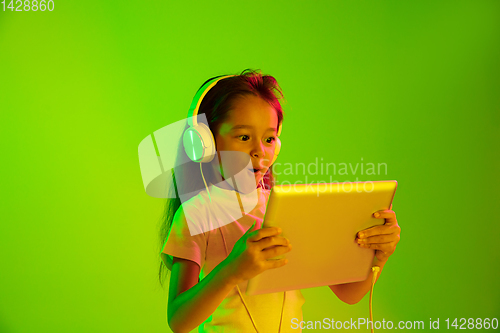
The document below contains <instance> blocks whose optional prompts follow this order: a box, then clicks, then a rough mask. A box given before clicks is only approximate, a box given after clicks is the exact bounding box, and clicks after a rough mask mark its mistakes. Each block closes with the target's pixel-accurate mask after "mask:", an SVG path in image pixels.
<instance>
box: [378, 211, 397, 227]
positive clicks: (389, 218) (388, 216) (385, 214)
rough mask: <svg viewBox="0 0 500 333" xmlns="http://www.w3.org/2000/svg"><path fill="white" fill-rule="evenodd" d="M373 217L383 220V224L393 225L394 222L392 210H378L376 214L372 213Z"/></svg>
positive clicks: (394, 214) (394, 217)
mask: <svg viewBox="0 0 500 333" xmlns="http://www.w3.org/2000/svg"><path fill="white" fill-rule="evenodd" d="M372 216H373V217H375V218H377V219H385V224H386V225H387V224H389V225H391V224H395V223H396V222H397V221H396V213H394V211H392V210H379V211H378V212H375V213H373V215H372Z"/></svg>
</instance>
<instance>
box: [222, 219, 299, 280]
mask: <svg viewBox="0 0 500 333" xmlns="http://www.w3.org/2000/svg"><path fill="white" fill-rule="evenodd" d="M255 224H256V223H254V224H253V225H252V226H251V227H250V228H249V229H248V230H247V232H245V234H243V236H241V238H240V239H239V240H238V241H237V242H236V244H234V247H233V250H232V251H231V253H230V254H229V256H228V257H227V258H226V259H225V260H224V262H223V264H224V267H225V269H226V272H227V274H228V276H229V279H230V280H231V282H232V283H234V284H238V283H240V282H243V281H246V280H249V279H251V278H253V277H255V276H256V275H259V274H260V273H262V272H263V271H265V270H268V269H271V268H278V267H281V266H284V265H285V264H286V263H287V260H286V259H276V260H268V259H270V258H273V257H276V256H278V255H280V254H284V253H287V252H289V251H290V250H291V249H292V245H291V244H290V242H289V241H288V240H287V239H286V238H285V237H282V236H278V235H279V234H280V233H281V230H279V228H275V227H272V228H262V229H258V230H254V229H255V228H254V227H255Z"/></svg>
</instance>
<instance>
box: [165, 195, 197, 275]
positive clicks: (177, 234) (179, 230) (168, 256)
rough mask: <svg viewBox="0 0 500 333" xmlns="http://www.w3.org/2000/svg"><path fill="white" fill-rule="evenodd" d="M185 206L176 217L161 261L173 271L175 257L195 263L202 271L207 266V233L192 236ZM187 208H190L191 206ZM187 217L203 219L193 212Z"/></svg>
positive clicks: (178, 210)
mask: <svg viewBox="0 0 500 333" xmlns="http://www.w3.org/2000/svg"><path fill="white" fill-rule="evenodd" d="M183 206H184V205H182V206H180V207H179V209H177V212H176V213H175V215H174V218H173V220H172V226H171V228H170V231H169V233H168V237H167V240H166V241H165V244H164V245H163V249H162V252H161V254H160V255H161V259H162V260H163V262H164V263H165V265H166V266H167V268H168V269H169V270H172V264H173V257H178V258H182V259H188V260H191V261H194V262H195V263H197V264H198V265H199V266H200V270H201V269H202V268H203V265H204V264H205V254H206V248H207V239H206V233H203V232H200V233H198V234H196V235H194V236H192V235H191V232H190V230H189V227H188V223H187V219H186V214H185V211H184V208H183ZM186 208H189V206H187V207H186ZM187 215H188V216H189V218H190V219H199V218H202V217H201V216H200V215H199V214H196V213H193V212H191V213H189V214H187Z"/></svg>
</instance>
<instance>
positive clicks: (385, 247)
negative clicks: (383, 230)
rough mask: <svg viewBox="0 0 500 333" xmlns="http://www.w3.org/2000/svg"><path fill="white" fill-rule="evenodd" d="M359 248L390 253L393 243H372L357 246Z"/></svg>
mask: <svg viewBox="0 0 500 333" xmlns="http://www.w3.org/2000/svg"><path fill="white" fill-rule="evenodd" d="M359 246H360V247H363V248H365V249H374V250H380V251H383V252H390V251H392V249H393V248H394V244H393V242H390V243H383V244H381V243H374V244H359Z"/></svg>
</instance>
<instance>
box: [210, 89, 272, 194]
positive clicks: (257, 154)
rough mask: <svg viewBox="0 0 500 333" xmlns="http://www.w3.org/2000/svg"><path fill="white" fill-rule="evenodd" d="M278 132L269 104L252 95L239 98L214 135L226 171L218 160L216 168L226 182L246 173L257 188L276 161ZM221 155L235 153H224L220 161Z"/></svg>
mask: <svg viewBox="0 0 500 333" xmlns="http://www.w3.org/2000/svg"><path fill="white" fill-rule="evenodd" d="M277 128H278V115H277V113H276V110H275V109H274V108H273V107H272V106H271V105H270V104H269V103H267V102H266V101H265V100H263V99H262V98H260V97H257V96H253V95H245V96H243V97H240V98H239V99H237V100H236V101H235V102H234V104H233V108H232V109H231V110H230V111H229V113H228V117H227V119H226V120H225V121H224V122H223V123H222V124H221V125H220V126H219V130H218V131H217V133H215V142H216V145H217V154H218V156H219V158H220V160H221V161H222V165H223V170H221V168H220V167H218V165H219V161H218V160H217V159H214V162H213V163H214V164H213V166H214V167H216V168H219V171H220V172H221V174H222V175H223V179H224V175H225V178H228V177H229V176H233V175H236V174H238V173H240V175H241V172H242V171H243V172H244V175H247V176H246V178H247V179H251V178H255V184H254V185H255V186H256V185H257V184H258V182H259V181H260V180H261V179H262V178H263V176H264V174H265V173H266V172H267V170H268V169H269V167H270V164H271V161H272V160H273V157H274V149H275V147H276V135H277ZM221 151H232V153H229V154H227V153H223V154H222V155H223V157H222V158H221V154H220V152H221ZM249 157H250V159H249ZM253 169H258V171H257V172H254V170H253ZM248 175H250V176H248ZM252 183H253V182H252ZM237 184H239V182H238V183H237ZM255 186H253V188H255Z"/></svg>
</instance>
